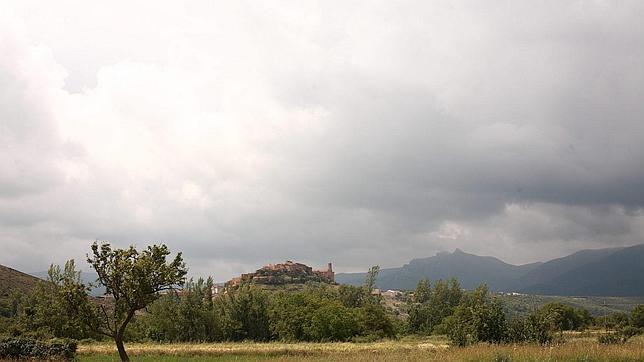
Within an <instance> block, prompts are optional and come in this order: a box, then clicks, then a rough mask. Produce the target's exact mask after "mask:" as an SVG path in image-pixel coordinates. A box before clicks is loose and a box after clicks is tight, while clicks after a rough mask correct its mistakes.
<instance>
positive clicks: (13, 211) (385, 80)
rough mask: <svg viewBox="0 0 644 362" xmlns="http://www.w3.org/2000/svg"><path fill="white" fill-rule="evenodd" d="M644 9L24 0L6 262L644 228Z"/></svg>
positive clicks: (6, 197) (368, 250) (15, 17)
mask: <svg viewBox="0 0 644 362" xmlns="http://www.w3.org/2000/svg"><path fill="white" fill-rule="evenodd" d="M643 18H644V2H641V1H539V2H535V1H486V2H481V1H347V0H343V1H330V0H324V1H270V2H269V1H221V2H219V1H190V2H178V1H145V2H144V1H108V2H105V1H102V2H98V1H65V0H63V1H46V2H42V1H31V0H20V1H18V0H16V1H5V0H0V264H3V265H7V266H11V267H14V268H17V269H19V270H23V271H26V272H35V271H41V270H45V269H46V268H47V267H48V265H49V264H50V263H57V264H59V263H63V262H64V261H65V260H67V259H70V258H75V259H76V260H84V259H85V254H86V253H88V252H89V251H90V249H89V247H90V244H91V243H92V242H94V241H95V240H99V241H108V242H110V243H112V244H113V245H115V246H118V247H126V246H128V245H135V246H137V247H138V248H143V247H145V246H146V245H149V244H151V243H165V244H167V245H168V246H169V247H170V249H171V250H172V251H181V252H182V253H183V256H184V258H185V260H186V262H187V264H188V267H189V268H190V273H191V275H195V276H197V275H201V276H206V275H213V276H214V277H215V280H218V281H223V280H226V279H228V278H230V277H233V276H235V275H237V274H239V273H241V272H249V271H253V270H255V269H257V268H259V267H260V266H262V265H265V264H268V263H275V262H280V261H284V260H295V261H300V262H305V263H307V264H309V265H311V266H313V267H323V266H325V265H326V263H327V262H333V264H334V268H335V270H336V271H340V272H342V271H345V272H349V271H364V270H366V269H367V268H368V267H369V266H371V265H375V264H378V265H380V266H381V267H392V266H400V265H402V264H404V263H406V262H408V261H409V260H411V259H413V258H418V257H426V256H431V255H434V254H435V253H436V252H439V251H444V250H447V251H451V250H454V249H455V248H460V249H462V250H464V251H466V252H471V253H476V254H480V255H493V256H496V257H498V258H500V259H502V260H504V261H507V262H510V263H516V264H518V263H528V262H533V261H538V260H545V259H549V258H553V257H558V256H563V255H566V254H568V253H571V252H574V251H577V250H580V249H587V248H602V247H614V246H627V245H633V244H638V243H642V242H643V240H644V214H643V213H642V207H643V206H644V162H643V157H642V156H644V22H643V21H642V19H643ZM81 265H83V264H81ZM85 267H86V265H85Z"/></svg>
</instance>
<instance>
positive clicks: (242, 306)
mask: <svg viewBox="0 0 644 362" xmlns="http://www.w3.org/2000/svg"><path fill="white" fill-rule="evenodd" d="M268 305H269V300H268V295H267V294H266V293H265V292H264V291H262V290H261V289H258V288H256V287H254V286H252V285H245V286H242V287H241V288H239V289H237V290H236V291H229V292H228V293H227V294H225V295H223V296H221V297H220V298H217V299H215V303H214V310H215V313H216V314H217V315H219V316H220V317H219V318H220V323H221V329H222V331H223V337H224V339H226V340H230V341H241V340H247V339H248V340H254V341H266V340H268V339H269V338H270V329H269V313H268V309H269V308H268Z"/></svg>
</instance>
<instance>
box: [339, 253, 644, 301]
mask: <svg viewBox="0 0 644 362" xmlns="http://www.w3.org/2000/svg"><path fill="white" fill-rule="evenodd" d="M365 276H366V273H338V274H336V281H337V282H339V283H344V284H354V285H358V284H361V283H362V281H363V280H364V277H365ZM423 278H429V279H430V280H437V279H449V278H457V279H459V281H460V282H461V286H462V287H463V288H466V289H471V288H474V287H476V286H477V285H479V284H482V283H485V284H487V285H488V286H489V287H490V289H491V290H493V291H500V292H521V293H530V294H543V295H565V296H574V295H580V296H581V295H588V296H644V244H638V245H634V246H629V247H614V248H604V249H586V250H580V251H577V252H575V253H572V254H570V255H567V256H564V257H560V258H555V259H552V260H549V261H545V262H536V263H529V264H523V265H513V264H509V263H506V262H504V261H502V260H500V259H498V258H496V257H493V256H479V255H475V254H469V253H466V252H464V251H462V250H460V249H456V250H454V252H452V253H450V252H439V253H437V254H436V255H434V256H430V257H425V258H415V259H412V260H411V261H410V262H409V263H407V264H404V265H403V266H401V267H398V268H388V269H383V270H382V271H381V273H380V274H379V276H378V279H377V281H376V285H377V286H378V287H379V288H381V289H410V290H411V289H414V288H415V286H416V284H417V283H418V281H419V280H420V279H423Z"/></svg>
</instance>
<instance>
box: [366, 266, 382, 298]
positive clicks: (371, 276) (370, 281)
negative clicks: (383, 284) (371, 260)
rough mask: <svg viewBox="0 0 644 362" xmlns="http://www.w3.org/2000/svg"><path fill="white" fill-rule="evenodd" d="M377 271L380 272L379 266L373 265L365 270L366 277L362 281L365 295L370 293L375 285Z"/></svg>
mask: <svg viewBox="0 0 644 362" xmlns="http://www.w3.org/2000/svg"><path fill="white" fill-rule="evenodd" d="M378 273H380V266H378V265H374V266H372V267H371V268H370V269H369V271H368V272H367V277H366V278H365V282H364V289H365V293H366V294H367V295H370V294H371V292H372V291H373V290H374V288H375V287H376V279H378Z"/></svg>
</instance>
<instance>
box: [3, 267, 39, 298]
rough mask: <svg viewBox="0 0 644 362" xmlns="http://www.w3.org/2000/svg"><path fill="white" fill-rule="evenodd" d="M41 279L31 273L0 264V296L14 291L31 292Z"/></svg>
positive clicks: (5, 295)
mask: <svg viewBox="0 0 644 362" xmlns="http://www.w3.org/2000/svg"><path fill="white" fill-rule="evenodd" d="M40 280H41V279H38V278H36V277H34V276H31V275H29V274H25V273H23V272H20V271H17V270H15V269H12V268H9V267H6V266H4V265H0V298H5V297H7V296H9V295H10V294H11V292H12V291H20V292H29V291H31V290H32V289H33V288H34V287H35V286H36V284H37V283H38V281H40Z"/></svg>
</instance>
